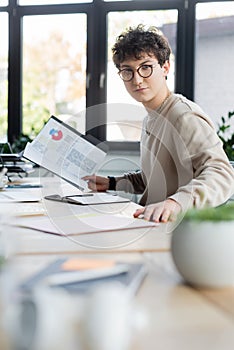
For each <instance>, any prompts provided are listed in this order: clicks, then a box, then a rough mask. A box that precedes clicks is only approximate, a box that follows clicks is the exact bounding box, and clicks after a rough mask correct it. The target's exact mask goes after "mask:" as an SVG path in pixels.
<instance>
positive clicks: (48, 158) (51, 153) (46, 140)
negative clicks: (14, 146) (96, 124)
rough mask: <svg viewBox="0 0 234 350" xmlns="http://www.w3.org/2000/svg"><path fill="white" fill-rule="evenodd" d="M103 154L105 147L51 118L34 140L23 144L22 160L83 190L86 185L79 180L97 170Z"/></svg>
mask: <svg viewBox="0 0 234 350" xmlns="http://www.w3.org/2000/svg"><path fill="white" fill-rule="evenodd" d="M106 152H107V146H106V145H104V144H103V143H100V141H99V140H97V139H96V138H95V137H93V136H92V135H82V134H81V133H79V132H78V131H77V130H75V129H74V128H72V127H71V126H70V125H68V124H66V123H64V122H62V121H61V120H59V119H58V118H56V117H55V116H51V117H50V119H49V120H48V122H47V123H46V124H45V125H44V127H43V129H42V130H41V131H40V133H39V134H38V135H37V136H36V138H35V139H34V140H33V141H32V142H31V143H28V144H27V145H26V147H25V150H24V152H23V157H24V158H26V159H28V160H30V161H31V162H33V163H35V164H38V165H40V166H42V167H43V168H45V169H47V170H49V171H50V172H52V173H54V174H55V175H57V176H59V177H61V178H62V179H64V180H65V181H67V182H68V183H70V184H72V185H74V186H75V187H77V188H79V189H81V190H84V189H85V188H87V184H86V182H85V181H83V180H82V177H83V176H85V175H91V174H94V173H96V172H97V171H98V170H99V168H100V166H101V165H102V163H103V161H104V159H105V157H106Z"/></svg>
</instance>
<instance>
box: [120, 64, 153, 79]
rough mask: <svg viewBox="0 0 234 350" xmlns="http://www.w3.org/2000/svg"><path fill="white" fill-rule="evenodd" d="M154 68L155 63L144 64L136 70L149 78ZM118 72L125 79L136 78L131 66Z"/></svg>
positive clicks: (141, 75)
mask: <svg viewBox="0 0 234 350" xmlns="http://www.w3.org/2000/svg"><path fill="white" fill-rule="evenodd" d="M154 68H155V65H153V64H143V65H142V66H140V67H138V68H137V70H136V72H137V73H138V74H139V75H140V77H142V78H149V77H150V76H151V75H152V74H153V70H154ZM118 74H119V76H120V78H121V79H122V80H123V81H131V80H132V79H133V78H134V71H133V70H132V69H131V68H124V69H121V70H120V71H119V72H118Z"/></svg>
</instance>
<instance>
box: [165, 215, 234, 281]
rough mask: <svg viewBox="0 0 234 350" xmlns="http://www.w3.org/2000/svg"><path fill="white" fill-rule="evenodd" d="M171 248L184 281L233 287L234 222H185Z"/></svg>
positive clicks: (173, 236) (174, 233) (174, 234)
mask: <svg viewBox="0 0 234 350" xmlns="http://www.w3.org/2000/svg"><path fill="white" fill-rule="evenodd" d="M171 251H172V256H173V260H174V262H175V265H176V267H177V269H178V271H179V272H180V274H181V275H182V276H183V278H184V279H185V281H187V282H188V283H190V284H192V285H195V286H198V287H227V286H234V221H218V222H212V221H202V222H196V221H186V220H184V221H182V222H181V224H180V225H179V226H178V227H177V228H176V229H175V231H174V232H173V234H172V240H171Z"/></svg>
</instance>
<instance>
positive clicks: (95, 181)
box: [82, 174, 110, 192]
mask: <svg viewBox="0 0 234 350" xmlns="http://www.w3.org/2000/svg"><path fill="white" fill-rule="evenodd" d="M82 180H84V181H87V183H88V187H89V189H90V190H92V191H95V192H105V191H107V190H108V189H109V182H110V179H109V178H107V177H104V176H96V175H95V174H94V175H87V176H84V177H83V178H82Z"/></svg>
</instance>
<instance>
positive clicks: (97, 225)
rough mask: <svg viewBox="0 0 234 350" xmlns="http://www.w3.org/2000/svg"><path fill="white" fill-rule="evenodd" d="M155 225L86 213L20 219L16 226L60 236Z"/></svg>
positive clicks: (127, 218)
mask: <svg viewBox="0 0 234 350" xmlns="http://www.w3.org/2000/svg"><path fill="white" fill-rule="evenodd" d="M52 221H53V222H52ZM157 225H158V224H157V223H154V222H152V221H146V220H143V219H135V218H130V217H127V216H124V215H121V214H103V213H99V212H87V213H83V214H78V215H67V216H63V217H61V216H60V217H56V218H49V217H41V218H40V219H39V218H37V219H33V220H30V221H29V220H24V219H20V220H18V221H17V226H20V227H25V228H30V229H34V230H37V231H42V232H46V233H52V234H56V235H61V236H70V235H79V234H85V233H95V232H96V233H97V232H105V231H118V230H129V229H135V228H144V227H155V226H157Z"/></svg>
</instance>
